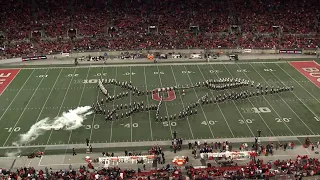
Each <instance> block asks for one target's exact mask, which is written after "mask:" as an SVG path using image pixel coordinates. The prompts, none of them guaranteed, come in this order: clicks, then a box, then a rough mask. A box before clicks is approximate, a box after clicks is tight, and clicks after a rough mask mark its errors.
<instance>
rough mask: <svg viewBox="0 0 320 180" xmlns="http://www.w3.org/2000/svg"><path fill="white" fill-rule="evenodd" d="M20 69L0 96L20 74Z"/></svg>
mask: <svg viewBox="0 0 320 180" xmlns="http://www.w3.org/2000/svg"><path fill="white" fill-rule="evenodd" d="M20 71H21V69H19V71H18V72H17V74H16V75H15V76H14V78H13V79H12V80H11V81H10V82H9V84H8V85H7V86H6V87H5V88H4V90H3V91H2V93H1V94H0V96H1V95H2V94H3V93H4V92H5V91H6V89H7V88H8V87H9V86H10V84H11V83H12V81H13V80H14V79H15V78H16V77H17V76H18V74H19V73H20Z"/></svg>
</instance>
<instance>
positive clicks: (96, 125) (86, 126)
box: [85, 124, 100, 129]
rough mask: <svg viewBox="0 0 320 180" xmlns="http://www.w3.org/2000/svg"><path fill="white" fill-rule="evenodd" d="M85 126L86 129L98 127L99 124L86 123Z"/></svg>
mask: <svg viewBox="0 0 320 180" xmlns="http://www.w3.org/2000/svg"><path fill="white" fill-rule="evenodd" d="M85 128H86V129H99V128H100V126H99V124H95V125H93V126H92V125H91V124H88V125H85Z"/></svg>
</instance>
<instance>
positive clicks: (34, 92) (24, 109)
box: [2, 69, 49, 146]
mask: <svg viewBox="0 0 320 180" xmlns="http://www.w3.org/2000/svg"><path fill="white" fill-rule="evenodd" d="M48 71H49V69H47V71H46V73H45V75H47V73H48ZM43 80H44V77H43V78H42V79H41V80H40V82H39V84H38V85H37V87H36V90H35V91H33V93H32V96H31V98H30V99H29V101H28V103H27V105H26V106H25V107H24V108H23V110H22V113H21V114H20V116H19V118H18V120H17V121H16V123H15V124H14V126H13V129H14V128H16V126H17V124H18V123H19V121H20V120H21V118H22V116H23V114H24V112H25V111H26V108H27V107H28V106H29V104H30V102H31V101H32V99H33V97H34V95H35V94H36V92H37V89H38V88H39V87H40V85H41V83H42V81H43ZM13 132H14V131H11V132H10V133H9V135H8V137H7V139H6V140H5V142H4V143H3V145H2V146H5V144H6V143H7V142H8V140H9V138H10V136H11V134H12V133H13Z"/></svg>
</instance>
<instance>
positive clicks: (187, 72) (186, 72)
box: [181, 71, 194, 74]
mask: <svg viewBox="0 0 320 180" xmlns="http://www.w3.org/2000/svg"><path fill="white" fill-rule="evenodd" d="M181 73H182V74H191V73H194V72H192V71H181Z"/></svg>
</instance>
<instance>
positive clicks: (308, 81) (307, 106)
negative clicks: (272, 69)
mask: <svg viewBox="0 0 320 180" xmlns="http://www.w3.org/2000/svg"><path fill="white" fill-rule="evenodd" d="M277 66H279V65H278V64H277ZM279 68H280V69H281V70H282V71H283V72H285V73H286V74H287V75H288V76H289V77H290V78H291V79H292V80H293V81H294V82H296V83H297V84H299V86H300V87H302V88H303V89H304V90H305V91H306V92H307V93H308V94H309V95H310V96H312V98H314V99H315V100H316V101H317V102H318V103H320V101H319V99H318V98H316V97H315V96H314V95H313V94H311V93H310V92H309V91H308V90H307V89H306V88H305V87H303V86H302V85H301V84H300V83H299V81H297V80H296V79H294V78H293V77H292V76H291V75H290V74H289V73H288V72H287V71H286V70H285V69H283V68H282V67H281V66H279ZM308 82H310V81H308ZM282 83H287V82H285V81H282ZM298 99H299V100H300V98H298ZM303 104H304V103H303ZM304 105H305V104H304ZM305 106H306V107H307V108H308V109H309V111H310V112H312V113H313V114H315V113H314V112H313V111H312V110H311V109H310V108H309V107H308V106H307V105H305Z"/></svg>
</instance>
